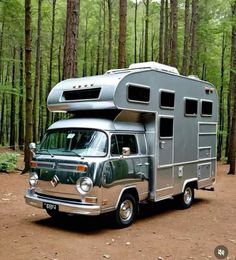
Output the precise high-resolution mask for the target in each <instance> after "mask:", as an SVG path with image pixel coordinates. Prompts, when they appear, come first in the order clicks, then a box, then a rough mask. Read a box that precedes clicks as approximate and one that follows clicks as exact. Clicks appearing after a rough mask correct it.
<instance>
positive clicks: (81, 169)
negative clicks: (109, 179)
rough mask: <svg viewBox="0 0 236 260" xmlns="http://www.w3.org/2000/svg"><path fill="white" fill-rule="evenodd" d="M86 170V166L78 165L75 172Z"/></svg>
mask: <svg viewBox="0 0 236 260" xmlns="http://www.w3.org/2000/svg"><path fill="white" fill-rule="evenodd" d="M87 170H88V166H87V165H84V164H78V165H77V166H76V171H78V172H86V171H87Z"/></svg>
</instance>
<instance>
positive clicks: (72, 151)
mask: <svg viewBox="0 0 236 260" xmlns="http://www.w3.org/2000/svg"><path fill="white" fill-rule="evenodd" d="M63 152H71V153H74V154H76V155H77V156H79V157H82V156H81V155H80V154H78V153H77V152H75V151H74V150H65V151H63Z"/></svg>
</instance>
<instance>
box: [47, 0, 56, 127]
mask: <svg viewBox="0 0 236 260" xmlns="http://www.w3.org/2000/svg"><path fill="white" fill-rule="evenodd" d="M55 11H56V0H53V2H52V33H51V43H50V54H49V72H48V81H47V92H46V94H47V96H48V94H49V92H50V91H51V88H52V65H53V49H54V37H55ZM50 121H51V113H50V112H49V110H48V109H47V117H46V127H48V126H49V125H50Z"/></svg>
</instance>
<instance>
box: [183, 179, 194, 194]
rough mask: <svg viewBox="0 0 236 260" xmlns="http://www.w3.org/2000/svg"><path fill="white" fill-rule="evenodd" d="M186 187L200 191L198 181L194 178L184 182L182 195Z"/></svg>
mask: <svg viewBox="0 0 236 260" xmlns="http://www.w3.org/2000/svg"><path fill="white" fill-rule="evenodd" d="M186 186H190V187H191V188H193V189H198V179H197V178H192V179H188V180H186V181H184V183H183V186H182V193H183V192H184V190H185V187H186Z"/></svg>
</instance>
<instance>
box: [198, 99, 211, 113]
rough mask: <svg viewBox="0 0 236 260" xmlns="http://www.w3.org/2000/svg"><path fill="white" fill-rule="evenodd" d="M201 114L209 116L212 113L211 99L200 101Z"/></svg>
mask: <svg viewBox="0 0 236 260" xmlns="http://www.w3.org/2000/svg"><path fill="white" fill-rule="evenodd" d="M201 115H202V116H211V115H212V102H211V101H202V111H201Z"/></svg>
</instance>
